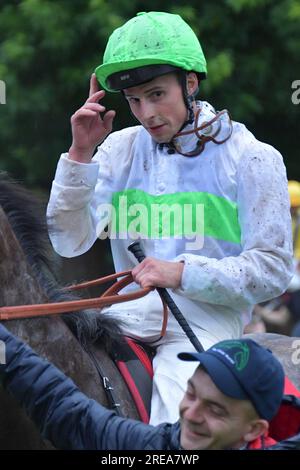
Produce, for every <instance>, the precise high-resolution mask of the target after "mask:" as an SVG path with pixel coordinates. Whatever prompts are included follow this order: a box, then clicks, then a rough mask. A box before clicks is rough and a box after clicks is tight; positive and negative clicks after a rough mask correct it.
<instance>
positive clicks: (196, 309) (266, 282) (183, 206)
mask: <svg viewBox="0 0 300 470" xmlns="http://www.w3.org/2000/svg"><path fill="white" fill-rule="evenodd" d="M206 72H207V71H206V61H205V57H204V54H203V51H202V48H201V45H200V43H199V41H198V39H197V37H196V35H195V34H194V32H193V31H192V29H191V28H190V27H189V26H188V25H187V24H186V23H185V22H184V21H183V20H182V18H181V17H180V16H179V15H175V14H170V13H164V12H149V13H138V14H137V16H136V17H134V18H132V19H131V20H129V21H128V22H127V23H125V24H124V25H123V26H121V27H120V28H118V29H116V30H115V31H114V32H113V34H112V35H111V36H110V38H109V41H108V44H107V47H106V50H105V53H104V58H103V63H102V64H101V65H100V66H99V67H97V68H96V71H95V74H93V75H92V77H91V82H90V95H89V98H88V99H87V101H86V102H85V103H84V105H83V106H82V107H81V108H80V109H79V110H77V111H76V112H75V114H74V115H73V116H72V118H71V125H72V134H73V141H72V145H71V147H70V149H69V152H68V153H63V154H62V156H61V158H60V160H59V162H58V166H57V171H56V175H55V179H54V182H53V185H52V190H51V195H50V200H49V204H48V210H47V216H48V227H49V234H50V238H51V241H52V244H53V246H54V249H55V250H56V251H57V252H58V253H59V254H60V255H62V256H65V257H74V256H78V255H81V254H82V253H84V252H86V251H87V250H89V249H90V247H91V246H92V245H93V243H94V242H95V240H96V239H97V237H99V238H105V237H107V236H108V235H109V236H110V240H111V248H112V254H113V259H114V264H115V269H116V271H123V270H128V269H132V274H133V277H134V280H135V282H136V283H137V284H139V285H140V286H142V287H149V286H151V287H158V286H159V287H165V288H169V289H171V290H172V292H171V293H172V296H173V298H174V300H175V302H176V303H177V305H178V307H179V308H180V309H181V311H182V312H183V314H184V315H185V317H186V319H187V321H188V322H189V323H190V325H191V327H192V329H193V330H194V332H195V334H196V336H197V337H198V339H199V340H200V342H201V343H202V345H203V347H204V349H207V348H208V347H210V346H211V345H212V344H214V343H216V342H217V341H220V340H224V339H230V338H237V337H239V336H240V335H241V334H242V331H243V326H244V324H246V323H248V322H249V319H250V316H251V311H252V308H253V305H254V304H257V303H259V302H263V301H266V300H268V299H270V298H273V297H276V296H278V295H280V294H281V293H282V292H284V291H285V290H286V287H287V285H288V283H289V281H290V278H291V275H292V238H291V221H290V212H289V199H288V191H287V180H286V171H285V167H284V164H283V161H282V157H281V155H280V154H279V153H278V152H277V150H275V149H274V148H273V147H271V146H270V145H267V144H265V143H262V142H260V141H258V140H257V139H256V138H255V137H254V136H253V134H252V133H251V132H249V131H248V130H247V128H246V127H245V126H244V125H243V124H240V123H238V122H231V119H230V117H229V115H228V113H227V111H226V110H223V111H220V112H217V111H215V109H214V108H213V106H211V105H210V104H209V103H207V102H205V101H196V99H195V96H196V94H197V92H198V88H199V86H200V84H201V80H203V79H205V78H206ZM98 83H100V85H101V87H102V89H100V90H99V88H98ZM104 90H106V91H108V92H120V93H121V95H122V96H123V98H125V100H126V102H127V103H128V105H129V108H130V111H131V113H132V114H133V115H134V117H135V118H136V119H137V120H138V121H139V124H140V125H137V126H133V127H129V128H126V129H123V130H121V131H117V132H113V133H111V131H112V123H113V119H114V117H115V111H113V110H106V109H105V107H104V106H103V105H102V104H101V100H102V99H103V97H104V95H105V91H104ZM109 134H110V135H109ZM98 144H100V145H99V146H98V149H97V152H96V153H95V155H94V156H93V154H94V150H95V147H96V146H97V145H98ZM107 226H108V227H109V230H106V227H107ZM136 238H141V239H143V245H144V250H145V252H146V255H147V257H146V259H145V260H144V261H143V262H142V263H141V264H139V265H136V261H135V259H134V257H133V255H132V254H131V253H129V252H128V250H127V248H128V246H129V244H130V243H132V241H133V240H135V239H136ZM135 288H136V287H135ZM103 312H104V313H106V314H107V315H112V316H114V317H115V318H118V319H120V320H121V322H122V325H123V330H124V333H126V335H128V336H130V337H133V338H136V339H138V340H142V341H144V342H148V343H151V344H152V345H153V346H155V348H156V355H155V358H154V362H153V366H154V381H153V397H152V406H151V418H150V422H151V423H152V424H157V423H160V422H162V421H169V422H174V421H176V420H177V418H178V404H179V402H180V399H181V398H182V395H183V393H184V389H185V385H186V381H187V379H188V378H189V377H190V376H191V375H192V374H193V372H194V369H195V367H196V366H195V364H194V363H192V362H190V363H178V361H177V359H176V358H177V353H178V352H179V351H183V350H190V351H193V347H192V346H191V345H190V343H189V340H188V339H187V337H186V336H185V334H184V333H183V332H182V331H181V328H180V326H179V325H178V323H177V322H176V320H175V319H174V318H173V317H172V316H171V315H170V317H169V322H168V326H167V331H166V334H165V336H163V337H161V334H160V332H161V323H162V308H161V302H160V299H159V296H158V294H157V292H156V291H154V290H153V291H152V292H151V293H150V294H149V295H148V296H147V297H146V298H144V299H138V300H135V301H132V302H126V303H124V304H118V305H115V306H111V307H109V308H106V309H104V310H103Z"/></svg>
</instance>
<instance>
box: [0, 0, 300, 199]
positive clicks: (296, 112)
mask: <svg viewBox="0 0 300 470" xmlns="http://www.w3.org/2000/svg"><path fill="white" fill-rule="evenodd" d="M162 9H163V10H164V11H169V12H172V13H179V14H181V15H182V16H183V18H184V19H185V20H186V21H187V22H188V23H189V24H190V25H191V26H192V27H193V29H194V30H195V32H196V33H197V35H198V37H199V39H200V41H201V43H202V45H203V49H204V52H205V54H206V57H207V61H208V72H209V75H208V80H206V81H205V82H203V84H201V89H200V99H205V100H207V101H209V102H211V103H212V104H213V105H214V106H215V107H216V108H217V109H222V108H227V109H229V111H230V113H231V116H232V118H233V119H234V120H237V121H242V122H244V123H245V124H246V125H247V126H248V127H249V128H250V130H252V131H253V132H254V133H255V135H256V136H257V137H258V138H259V139H261V140H264V141H266V142H268V143H271V144H272V145H274V146H275V147H277V148H278V149H279V150H280V151H281V153H282V154H283V156H284V159H285V163H286V165H287V168H288V176H289V178H294V179H300V165H299V163H298V161H299V117H300V104H299V105H294V104H293V103H292V100H291V96H292V93H293V90H292V88H291V86H292V82H293V81H294V80H300V0H273V1H272V0H224V1H221V0H220V1H217V0H210V1H208V0H206V1H202V0H189V2H186V1H176V0H164V2H162V1H161V0H160V1H157V0H151V2H150V1H149V2H141V1H137V0H130V1H129V0H51V1H49V0H23V1H8V2H3V1H0V80H3V81H4V82H5V83H6V104H5V105H0V146H1V158H0V168H1V169H2V170H3V169H4V170H6V171H8V172H10V173H11V174H12V175H13V176H15V177H17V178H18V179H20V180H22V181H24V182H25V183H26V184H27V185H28V186H30V185H31V186H34V187H37V188H43V189H44V190H48V189H49V185H50V184H51V180H52V178H53V175H54V171H55V166H56V162H57V159H58V157H59V154H60V153H61V152H62V151H67V150H68V148H69V146H70V142H71V131H70V116H71V114H72V113H73V112H74V111H75V110H76V109H77V108H78V107H80V106H81V104H82V103H83V102H84V101H85V99H86V96H87V93H88V87H89V76H90V74H91V72H92V71H93V70H94V68H95V67H96V66H97V65H99V64H100V63H101V61H102V54H103V51H104V48H105V44H106V41H107V37H108V36H109V34H110V33H111V32H112V31H113V29H115V28H116V27H118V26H119V25H121V24H122V23H123V22H124V21H126V20H127V19H129V18H131V17H132V16H134V15H135V13H136V12H138V11H150V10H162ZM299 96H300V94H299ZM104 102H105V105H106V106H107V107H112V108H113V109H116V110H117V118H116V120H115V129H119V128H122V127H124V126H127V125H132V124H133V121H132V118H131V116H130V115H129V113H128V108H127V106H125V104H124V103H123V101H122V99H121V97H120V96H119V95H117V94H111V95H110V96H107V97H106V98H105V100H104Z"/></svg>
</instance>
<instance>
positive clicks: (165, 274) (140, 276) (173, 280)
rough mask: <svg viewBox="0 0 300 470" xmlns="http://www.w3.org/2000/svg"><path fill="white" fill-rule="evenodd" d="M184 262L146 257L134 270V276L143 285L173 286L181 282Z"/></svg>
mask: <svg viewBox="0 0 300 470" xmlns="http://www.w3.org/2000/svg"><path fill="white" fill-rule="evenodd" d="M183 268H184V263H177V262H173V261H161V260H158V259H155V258H146V259H144V261H142V262H141V263H140V264H139V265H138V266H136V267H135V268H134V269H133V270H132V276H133V279H134V281H135V282H136V283H137V284H140V286H141V287H143V288H145V287H171V288H173V289H177V288H178V287H180V284H181V275H182V271H183Z"/></svg>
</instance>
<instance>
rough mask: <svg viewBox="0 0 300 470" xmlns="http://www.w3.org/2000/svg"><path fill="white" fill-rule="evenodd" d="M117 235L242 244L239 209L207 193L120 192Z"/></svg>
mask: <svg viewBox="0 0 300 470" xmlns="http://www.w3.org/2000/svg"><path fill="white" fill-rule="evenodd" d="M112 205H113V209H114V210H113V214H112V228H113V231H114V233H116V234H121V233H127V232H129V233H130V232H135V233H139V234H140V235H141V236H142V237H144V238H152V239H155V238H169V237H177V238H178V237H184V236H187V237H189V236H193V235H198V234H199V235H202V236H206V237H213V238H216V239H218V240H223V241H228V242H231V243H237V244H240V243H241V230H240V225H239V221H238V210H237V205H236V204H235V203H234V202H232V201H229V200H227V199H224V198H222V197H219V196H215V195H214V194H210V193H206V192H182V193H173V194H162V195H159V196H153V195H151V194H148V193H146V192H144V191H141V190H139V189H127V190H125V191H120V192H116V193H114V194H113V199H112Z"/></svg>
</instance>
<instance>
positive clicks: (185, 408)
mask: <svg viewBox="0 0 300 470" xmlns="http://www.w3.org/2000/svg"><path fill="white" fill-rule="evenodd" d="M180 419H181V436H180V443H181V447H182V448H183V449H186V450H196V449H198V450H205V449H207V450H213V449H218V450H221V449H234V448H236V449H238V448H240V447H242V446H244V445H245V444H246V443H247V442H250V441H253V440H255V439H256V438H257V437H259V436H260V435H261V434H263V433H264V431H265V430H266V428H267V427H268V424H267V422H266V421H265V420H261V419H259V418H258V416H257V414H256V412H255V410H254V408H253V406H252V404H251V403H250V401H247V400H237V399H234V398H231V397H228V396H226V395H224V394H223V393H222V392H221V391H220V390H219V389H218V388H217V387H216V386H215V384H214V383H213V381H212V380H211V378H210V377H209V375H208V374H207V373H206V372H205V371H204V370H203V369H202V368H200V367H198V369H197V370H196V372H195V373H194V375H193V376H192V378H191V379H190V380H189V382H188V386H187V391H186V393H185V395H184V398H183V400H182V402H181V404H180Z"/></svg>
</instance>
